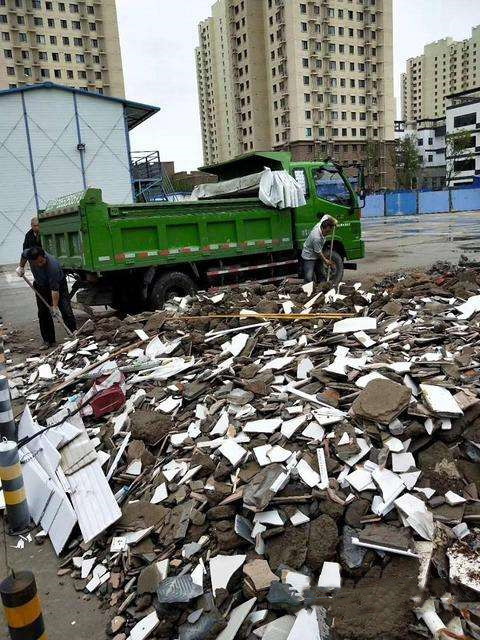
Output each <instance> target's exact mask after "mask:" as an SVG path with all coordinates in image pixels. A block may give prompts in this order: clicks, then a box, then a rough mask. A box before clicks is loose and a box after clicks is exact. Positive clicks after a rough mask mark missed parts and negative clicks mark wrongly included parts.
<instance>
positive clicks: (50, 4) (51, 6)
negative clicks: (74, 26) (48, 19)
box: [45, 2, 53, 11]
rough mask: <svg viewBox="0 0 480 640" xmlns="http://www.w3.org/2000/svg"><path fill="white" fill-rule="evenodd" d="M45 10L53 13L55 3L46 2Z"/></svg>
mask: <svg viewBox="0 0 480 640" xmlns="http://www.w3.org/2000/svg"><path fill="white" fill-rule="evenodd" d="M45 9H46V10H47V11H53V2H45Z"/></svg>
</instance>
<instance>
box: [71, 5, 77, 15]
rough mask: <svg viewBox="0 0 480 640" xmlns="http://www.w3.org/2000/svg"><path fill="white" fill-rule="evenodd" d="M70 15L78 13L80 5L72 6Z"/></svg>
mask: <svg viewBox="0 0 480 640" xmlns="http://www.w3.org/2000/svg"><path fill="white" fill-rule="evenodd" d="M70 13H78V4H70Z"/></svg>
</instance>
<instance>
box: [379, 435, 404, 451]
mask: <svg viewBox="0 0 480 640" xmlns="http://www.w3.org/2000/svg"><path fill="white" fill-rule="evenodd" d="M383 445H384V446H385V447H387V449H388V450H389V451H391V452H392V453H402V452H403V450H404V447H403V442H402V441H401V440H400V439H399V438H394V437H393V436H392V437H390V438H387V439H386V440H385V442H384V443H383Z"/></svg>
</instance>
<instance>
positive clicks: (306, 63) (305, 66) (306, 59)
mask: <svg viewBox="0 0 480 640" xmlns="http://www.w3.org/2000/svg"><path fill="white" fill-rule="evenodd" d="M302 66H303V68H308V58H302Z"/></svg>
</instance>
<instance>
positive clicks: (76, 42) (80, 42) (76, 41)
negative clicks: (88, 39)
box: [73, 38, 83, 47]
mask: <svg viewBox="0 0 480 640" xmlns="http://www.w3.org/2000/svg"><path fill="white" fill-rule="evenodd" d="M73 44H74V45H75V46H76V47H82V46H83V38H74V39H73Z"/></svg>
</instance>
